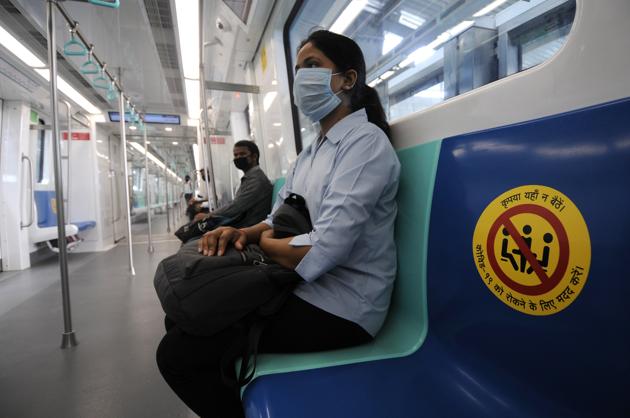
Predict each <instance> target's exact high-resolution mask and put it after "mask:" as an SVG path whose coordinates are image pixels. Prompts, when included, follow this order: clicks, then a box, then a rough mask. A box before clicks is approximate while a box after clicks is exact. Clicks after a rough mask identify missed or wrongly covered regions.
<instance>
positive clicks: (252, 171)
mask: <svg viewBox="0 0 630 418" xmlns="http://www.w3.org/2000/svg"><path fill="white" fill-rule="evenodd" d="M257 170H260V165H255V166H253V167H252V168H250V169H249V170H247V172H246V173H243V177H245V176H251V175H252V174H254V173H255V172H256V171H257Z"/></svg>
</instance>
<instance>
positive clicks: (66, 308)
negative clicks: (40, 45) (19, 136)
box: [46, 0, 77, 348]
mask: <svg viewBox="0 0 630 418" xmlns="http://www.w3.org/2000/svg"><path fill="white" fill-rule="evenodd" d="M56 3H57V2H56V0H48V2H47V8H46V12H47V21H48V22H47V26H46V29H47V32H48V67H49V68H50V107H51V109H52V142H53V161H54V170H55V198H56V199H57V243H58V246H59V270H60V271H61V298H62V302H63V334H62V337H61V348H68V347H73V346H76V345H77V340H76V335H75V333H74V331H73V330H72V312H71V308H70V285H69V282H68V252H67V248H66V218H65V213H64V207H63V206H64V205H63V183H62V181H61V180H62V179H61V146H60V138H59V120H58V117H59V108H58V106H57V100H58V97H57V46H56V38H55V5H56Z"/></svg>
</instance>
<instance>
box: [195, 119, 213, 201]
mask: <svg viewBox="0 0 630 418" xmlns="http://www.w3.org/2000/svg"><path fill="white" fill-rule="evenodd" d="M198 133H199V137H200V138H201V155H202V158H203V168H202V171H201V172H202V173H203V180H204V182H205V183H206V199H208V201H210V185H209V184H208V177H209V175H208V170H206V167H208V157H207V156H206V154H207V152H206V151H207V150H206V138H205V137H204V136H203V129H202V128H201V121H199V132H198ZM196 197H197V196H195V198H196Z"/></svg>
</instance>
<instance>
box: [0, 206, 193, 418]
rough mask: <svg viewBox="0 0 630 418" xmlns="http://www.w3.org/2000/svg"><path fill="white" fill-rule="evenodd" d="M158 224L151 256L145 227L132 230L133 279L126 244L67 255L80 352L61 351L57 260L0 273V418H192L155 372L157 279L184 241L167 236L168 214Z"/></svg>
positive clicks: (159, 328) (159, 322) (159, 329)
mask: <svg viewBox="0 0 630 418" xmlns="http://www.w3.org/2000/svg"><path fill="white" fill-rule="evenodd" d="M179 222H183V219H180V220H179ZM152 225H153V233H154V236H153V238H154V239H153V245H154V248H155V251H154V253H152V254H149V253H148V252H147V236H146V234H147V230H148V228H147V224H146V222H145V223H138V224H134V225H133V229H132V230H133V238H134V244H133V250H134V260H135V270H136V275H135V276H131V275H130V274H129V267H128V266H129V264H128V245H127V244H126V241H122V242H120V243H119V244H118V245H117V246H116V247H115V248H113V249H111V250H109V251H107V252H102V253H70V254H69V264H68V268H69V276H70V298H71V302H72V305H71V306H72V325H73V329H74V331H75V334H76V337H77V340H78V343H79V344H78V345H77V346H76V347H72V348H68V349H61V348H60V344H61V336H62V332H63V312H62V303H61V286H60V279H59V277H60V274H59V265H58V263H57V257H49V258H47V259H45V260H43V261H40V262H38V263H37V264H36V265H34V266H32V267H31V268H30V269H28V270H24V271H20V272H2V273H0V416H2V417H11V418H19V417H63V418H68V417H80V418H84V417H86V418H87V417H89V418H97V417H195V416H196V415H195V414H194V413H192V412H191V411H190V410H189V409H188V408H187V407H186V406H185V405H184V404H183V403H182V402H181V401H180V400H179V399H178V398H177V396H176V395H175V394H174V393H173V392H172V391H171V390H170V389H169V387H168V386H167V384H166V383H165V382H164V380H163V379H162V377H161V376H160V373H159V371H158V369H157V366H156V364H155V349H156V347H157V345H158V343H159V341H160V339H161V338H162V336H163V334H164V325H163V319H164V315H163V312H162V308H161V307H160V304H159V302H158V300H157V298H156V296H155V290H154V289H153V274H154V272H155V268H156V266H157V264H158V262H159V261H160V260H161V259H162V258H164V257H166V256H168V255H170V254H172V253H174V252H175V251H176V250H177V248H178V247H179V241H177V239H176V238H175V237H174V236H173V235H172V234H168V233H167V232H166V217H165V216H164V215H156V216H155V217H154V219H153V222H152ZM171 230H172V231H173V230H174V227H173V226H172V225H171Z"/></svg>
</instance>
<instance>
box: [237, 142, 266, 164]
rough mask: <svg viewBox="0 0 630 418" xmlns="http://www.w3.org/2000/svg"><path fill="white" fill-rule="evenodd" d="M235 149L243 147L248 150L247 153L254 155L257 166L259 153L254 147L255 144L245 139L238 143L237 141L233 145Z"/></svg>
mask: <svg viewBox="0 0 630 418" xmlns="http://www.w3.org/2000/svg"><path fill="white" fill-rule="evenodd" d="M234 146H235V147H245V148H247V149H248V150H249V152H251V153H252V154H256V164H258V163H259V162H260V161H259V160H260V151H258V146H257V145H256V143H255V142H254V141H248V140H247V139H242V140H240V141H238V142H237V143H236V144H234Z"/></svg>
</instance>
